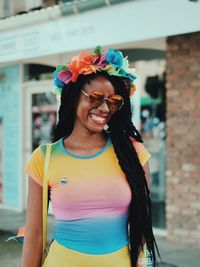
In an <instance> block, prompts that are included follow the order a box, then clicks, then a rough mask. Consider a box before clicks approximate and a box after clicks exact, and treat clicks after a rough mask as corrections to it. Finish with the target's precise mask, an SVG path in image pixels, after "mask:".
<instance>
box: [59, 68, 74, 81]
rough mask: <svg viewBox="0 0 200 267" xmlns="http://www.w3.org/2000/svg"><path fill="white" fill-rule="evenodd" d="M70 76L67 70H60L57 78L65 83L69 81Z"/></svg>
mask: <svg viewBox="0 0 200 267" xmlns="http://www.w3.org/2000/svg"><path fill="white" fill-rule="evenodd" d="M71 78H72V73H71V71H69V70H61V71H60V72H59V73H58V79H59V80H60V81H62V82H63V83H65V84H67V83H68V82H69V81H71Z"/></svg>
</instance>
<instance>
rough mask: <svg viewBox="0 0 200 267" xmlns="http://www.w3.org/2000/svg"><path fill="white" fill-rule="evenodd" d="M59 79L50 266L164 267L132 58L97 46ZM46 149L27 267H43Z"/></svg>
mask: <svg viewBox="0 0 200 267" xmlns="http://www.w3.org/2000/svg"><path fill="white" fill-rule="evenodd" d="M54 75H55V76H54V77H55V78H54V83H55V85H56V88H55V90H54V92H55V93H58V94H60V95H61V105H60V109H59V121H58V124H57V126H56V128H55V132H54V143H52V144H51V151H52V153H51V160H50V164H49V169H48V175H47V176H48V177H47V178H48V186H49V189H50V199H51V201H52V207H53V212H54V216H55V221H56V224H55V230H54V240H53V242H52V244H51V246H50V250H49V253H48V255H47V258H46V260H45V262H44V263H43V266H45V267H51V266H59V267H78V266H84V267H102V266H104V267H122V266H123V267H136V266H147V264H148V266H156V258H155V245H156V243H155V239H154V236H153V232H152V227H151V200H150V194H149V193H150V192H149V186H148V185H149V168H148V159H149V158H150V154H149V153H148V151H147V150H146V149H145V147H144V145H143V144H142V142H143V141H142V138H141V135H140V133H139V132H138V131H137V129H136V128H135V126H134V125H133V124H132V120H131V118H132V114H131V108H130V99H129V97H130V94H131V92H133V91H134V86H133V81H134V79H135V78H136V76H135V75H134V74H133V73H131V70H130V69H129V64H128V60H127V58H124V57H123V55H122V53H121V52H120V51H114V50H113V49H109V50H107V51H105V52H104V51H102V50H101V48H100V47H97V48H96V49H95V50H94V51H93V53H90V52H87V51H83V52H81V53H80V54H79V55H78V56H76V57H74V58H72V61H71V62H70V63H69V64H68V65H67V66H58V67H57V69H56V71H55V73H54ZM46 147H47V145H42V146H40V147H38V148H37V149H36V150H35V151H34V152H33V154H32V157H31V159H30V161H29V162H28V164H27V167H26V170H27V173H28V174H29V177H30V178H29V182H30V186H29V198H28V212H27V214H28V215H27V227H26V234H25V245H24V250H23V267H39V266H41V264H42V263H41V260H42V253H41V248H42V228H41V225H42V223H41V220H42V219H41V218H42V208H41V194H42V193H41V192H42V190H41V186H42V180H43V170H44V157H45V152H46ZM36 237H37V238H36ZM33 241H34V246H33ZM35 247H36V248H37V249H35ZM33 253H34V255H35V257H34V260H32V259H31V260H30V258H31V255H32V254H33ZM141 262H142V265H141Z"/></svg>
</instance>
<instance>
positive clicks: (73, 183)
mask: <svg viewBox="0 0 200 267" xmlns="http://www.w3.org/2000/svg"><path fill="white" fill-rule="evenodd" d="M133 145H134V147H135V149H136V152H137V154H138V157H139V160H140V162H141V165H142V166H143V165H144V164H145V163H146V162H147V160H148V159H149V158H150V154H149V153H148V151H147V150H146V148H145V147H144V145H143V144H142V143H139V142H136V141H134V142H133ZM45 150H46V145H41V146H40V147H38V148H37V149H36V150H35V151H34V152H33V153H32V156H31V159H30V161H29V162H28V164H27V166H26V172H27V173H28V175H29V176H30V177H31V178H32V179H33V180H34V181H35V182H37V183H38V184H39V185H41V186H42V177H43V166H44V156H45ZM47 176H48V186H49V189H50V198H51V202H52V207H53V213H54V217H55V229H54V236H53V238H54V242H56V243H57V244H58V245H60V246H61V247H62V249H63V248H65V249H66V252H68V254H70V251H71V252H76V258H77V256H78V255H79V253H80V256H83V255H87V256H88V257H92V259H94V257H95V256H96V259H97V261H98V256H102V257H103V256H104V255H105V256H106V255H107V256H108V255H111V254H112V256H115V255H116V259H117V263H116V264H115V265H112V266H114V267H115V266H118V265H119V266H122V267H123V266H124V267H129V266H130V260H128V262H129V263H127V264H126V265H125V264H123V265H120V262H119V255H118V253H120V252H121V251H122V250H123V249H124V248H127V249H128V244H129V238H128V211H129V204H130V201H131V198H132V196H131V190H130V187H129V185H128V182H127V180H126V177H125V174H124V173H123V171H122V170H121V167H120V166H119V163H118V159H117V156H116V154H115V152H114V148H113V145H112V142H111V140H110V139H108V141H107V143H106V145H105V146H104V147H103V149H101V150H100V151H99V152H98V153H96V154H93V155H91V156H78V155H75V154H73V153H71V152H70V151H68V150H67V149H66V148H65V147H64V143H63V138H62V139H60V140H59V141H57V142H55V143H53V144H52V150H51V159H50V163H49V169H48V175H47ZM64 251H65V250H64ZM117 255H118V257H117ZM126 255H127V257H128V254H126ZM68 257H69V258H70V255H68ZM80 259H81V257H80ZM67 260H68V259H67ZM77 260H78V258H77V259H76V261H77ZM81 261H82V260H81ZM81 261H80V262H79V263H76V264H74V265H73V264H71V265H66V264H65V265H63V266H67V267H68V266H70V267H74V266H78V264H80V265H79V266H84V267H87V266H90V264H89V263H88V264H87V265H83V262H81ZM69 262H70V259H69ZM57 263H58V262H57ZM112 264H113V263H112ZM117 264H118V265H117ZM45 266H46V265H45ZM47 266H48V265H47ZM49 266H50V265H49ZM57 266H58V265H57ZM60 266H62V265H60ZM92 266H93V267H96V266H99V263H95V262H93V263H92ZM107 266H111V265H109V263H106V265H105V263H104V267H107Z"/></svg>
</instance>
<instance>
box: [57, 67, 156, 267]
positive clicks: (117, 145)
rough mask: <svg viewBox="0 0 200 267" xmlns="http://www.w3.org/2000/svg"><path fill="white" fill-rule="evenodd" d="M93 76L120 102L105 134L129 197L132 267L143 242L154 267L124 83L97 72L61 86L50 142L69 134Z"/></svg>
mask: <svg viewBox="0 0 200 267" xmlns="http://www.w3.org/2000/svg"><path fill="white" fill-rule="evenodd" d="M97 76H103V77H105V78H107V79H108V80H109V81H110V82H111V84H112V86H113V87H114V89H115V93H116V94H119V95H121V96H122V97H123V99H124V105H123V107H122V108H121V109H120V110H118V111H117V112H116V113H115V114H113V116H112V117H111V118H110V120H109V122H108V125H109V131H108V133H107V134H108V135H109V137H110V138H111V140H112V144H113V147H114V151H115V153H116V156H117V158H118V162H119V165H120V166H121V169H122V171H123V172H124V173H125V175H126V178H127V181H128V183H129V186H130V189H131V192H132V196H133V197H132V200H131V203H130V207H129V243H130V256H131V263H132V267H135V266H136V264H137V260H138V255H139V251H140V248H141V247H142V246H143V241H144V240H145V242H146V245H147V248H148V250H149V252H150V255H151V258H152V261H153V266H154V267H155V266H157V262H156V256H155V250H157V252H158V249H157V245H156V242H155V238H154V235H153V231H152V222H151V199H150V191H149V188H148V185H147V181H146V177H145V173H144V170H143V167H142V165H141V164H140V161H139V159H138V156H137V153H136V150H135V148H134V146H133V144H132V141H131V138H134V139H135V140H137V141H139V142H141V143H142V142H143V140H142V137H141V135H140V133H139V132H138V130H137V129H136V128H135V126H134V125H133V123H132V114H131V106H130V99H129V90H128V89H127V82H124V81H123V80H122V79H121V78H119V77H116V76H110V75H108V74H107V73H104V72H101V73H92V74H89V75H85V76H83V75H80V76H79V78H78V80H77V82H76V83H73V82H70V83H68V84H67V85H65V87H64V88H63V90H62V94H61V105H60V109H59V121H58V124H57V126H56V128H55V130H54V142H55V141H57V140H59V139H60V138H62V137H64V136H69V135H70V134H71V132H72V130H73V126H74V122H75V115H76V106H77V101H78V98H79V95H80V90H81V89H82V88H83V86H84V85H85V84H87V83H90V81H91V80H93V79H95V78H96V77H97ZM158 255H159V253H158Z"/></svg>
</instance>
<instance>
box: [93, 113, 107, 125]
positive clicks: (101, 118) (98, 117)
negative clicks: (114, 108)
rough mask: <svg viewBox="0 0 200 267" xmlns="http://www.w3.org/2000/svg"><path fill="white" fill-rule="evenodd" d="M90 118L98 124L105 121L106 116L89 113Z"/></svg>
mask: <svg viewBox="0 0 200 267" xmlns="http://www.w3.org/2000/svg"><path fill="white" fill-rule="evenodd" d="M90 118H92V120H93V121H94V122H96V123H98V124H101V125H102V124H105V123H106V121H107V118H108V116H105V115H97V114H90Z"/></svg>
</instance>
